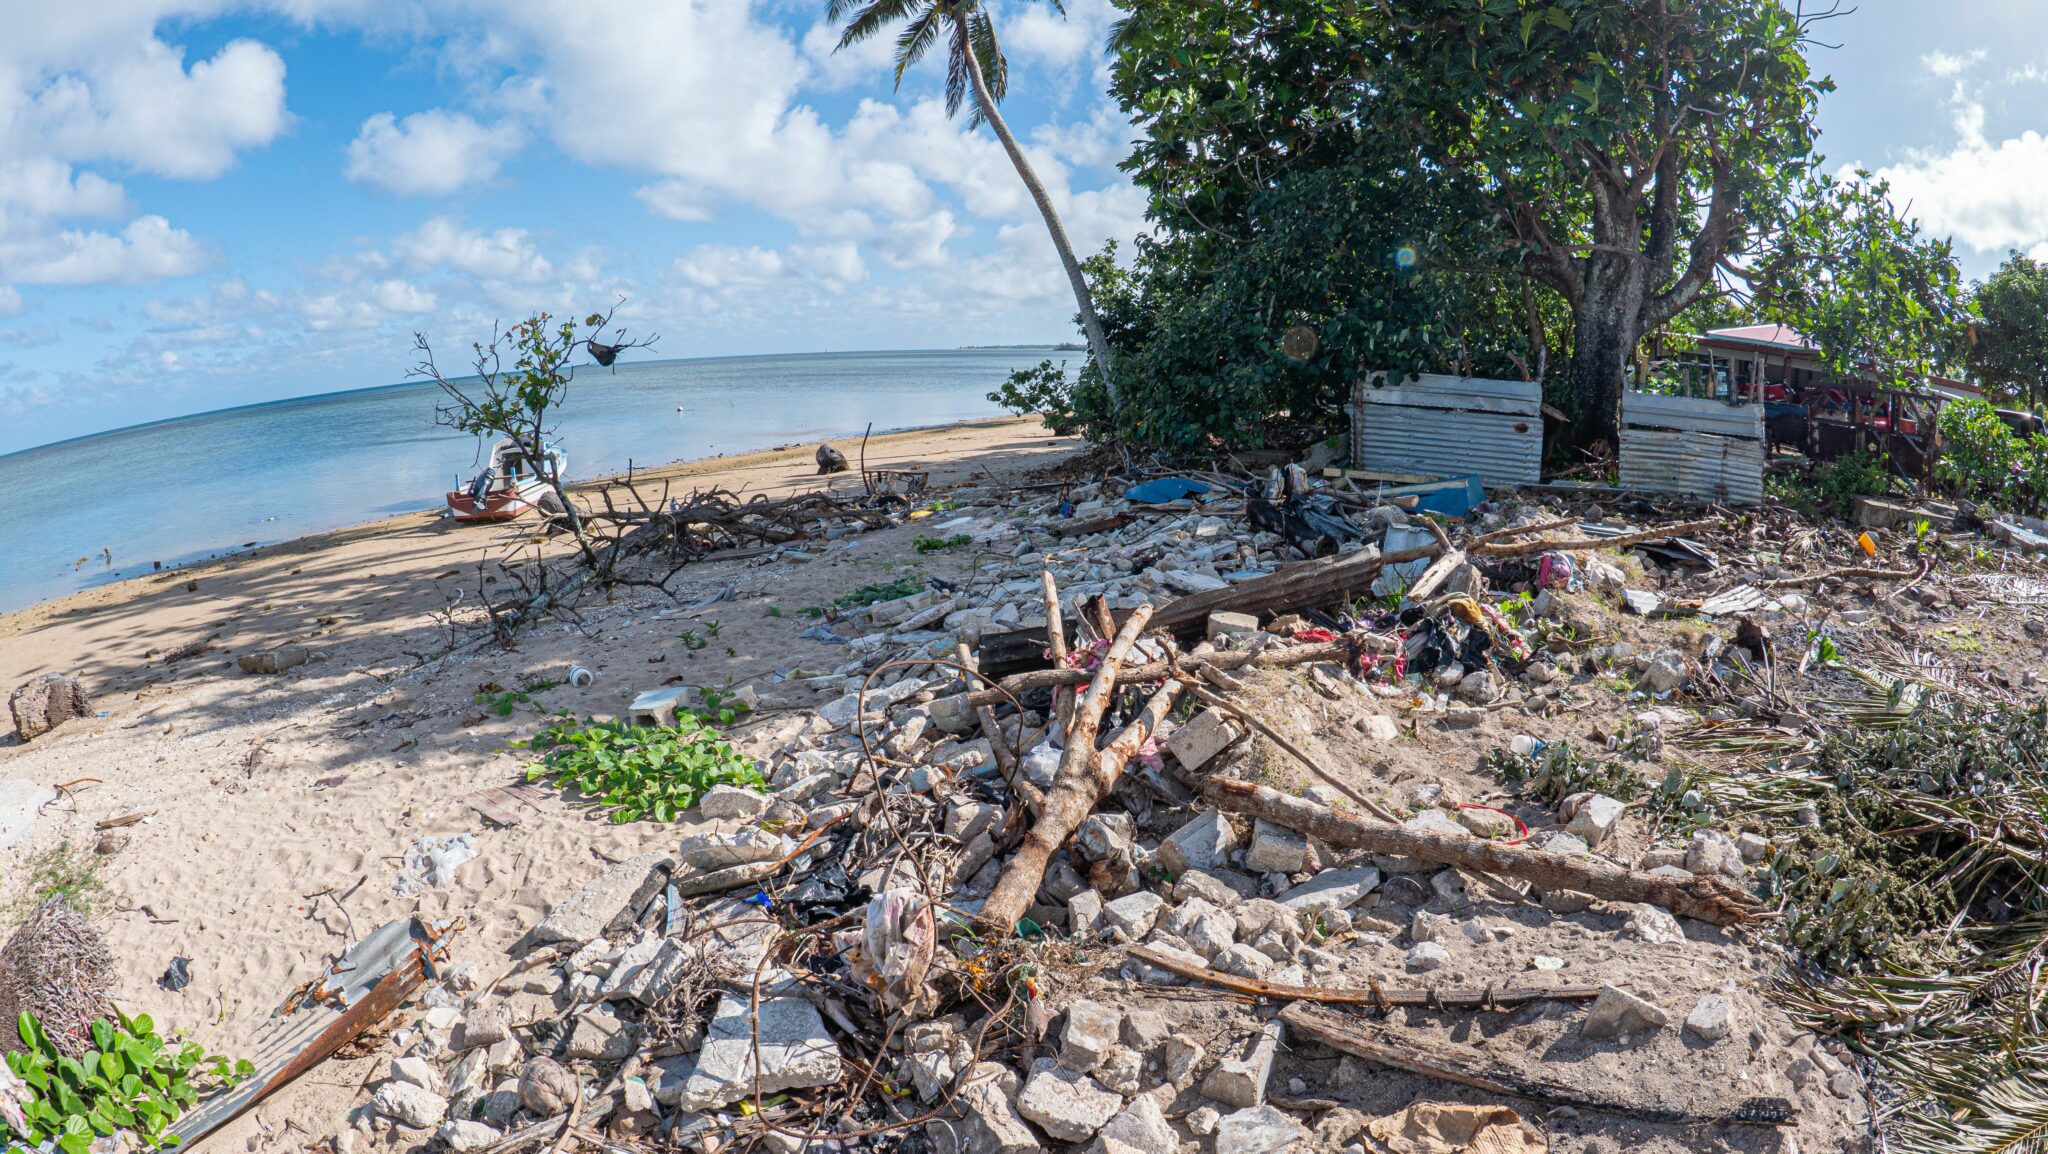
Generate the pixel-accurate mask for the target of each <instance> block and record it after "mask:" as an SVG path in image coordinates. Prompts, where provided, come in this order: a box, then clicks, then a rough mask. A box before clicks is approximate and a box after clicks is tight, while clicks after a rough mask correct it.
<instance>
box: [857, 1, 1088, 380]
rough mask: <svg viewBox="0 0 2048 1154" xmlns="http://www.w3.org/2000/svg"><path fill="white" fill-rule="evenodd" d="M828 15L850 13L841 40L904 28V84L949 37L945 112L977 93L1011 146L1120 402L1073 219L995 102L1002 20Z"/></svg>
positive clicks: (871, 5)
mask: <svg viewBox="0 0 2048 1154" xmlns="http://www.w3.org/2000/svg"><path fill="white" fill-rule="evenodd" d="M1051 2H1052V5H1053V7H1054V8H1058V9H1060V10H1061V11H1064V10H1065V9H1064V8H1061V5H1060V0H1051ZM825 17H826V19H828V20H832V21H835V22H837V21H840V20H844V21H846V27H845V28H844V29H843V30H842V31H841V32H840V36H839V47H840V48H845V47H847V46H848V45H851V44H858V43H860V42H861V41H863V40H866V39H867V38H869V37H871V36H874V35H877V34H879V33H881V32H883V31H886V30H888V29H890V28H899V26H900V28H899V30H898V32H897V35H896V83H897V85H898V86H899V87H900V86H901V85H902V83H903V74H904V72H905V71H907V70H908V69H909V68H910V67H911V66H912V65H914V64H916V63H917V62H918V61H919V60H922V59H924V56H925V53H927V52H929V51H931V49H932V48H933V47H934V46H936V45H940V44H943V45H944V46H945V52H946V114H947V115H949V116H953V115H958V114H959V111H960V108H961V106H962V105H963V104H967V103H968V102H969V100H970V99H971V100H972V105H971V107H970V110H969V113H968V117H967V127H968V128H969V129H970V130H971V129H974V128H978V127H980V126H981V125H983V124H987V125H988V126H989V128H990V129H991V130H992V131H994V132H995V134H996V139H997V140H998V141H1000V142H1002V146H1003V151H1004V153H1006V154H1008V156H1009V158H1010V164H1011V165H1012V166H1013V167H1015V168H1016V170H1017V176H1018V179H1020V180H1022V181H1023V182H1024V187H1025V189H1026V190H1027V191H1028V192H1030V194H1031V202H1032V203H1033V204H1035V205H1037V206H1038V214H1039V215H1040V216H1041V217H1044V218H1045V230H1046V232H1047V233H1048V234H1050V235H1051V237H1052V246H1053V249H1054V250H1055V251H1057V252H1058V253H1059V258H1060V264H1061V266H1063V267H1064V268H1065V269H1066V271H1067V281H1068V283H1069V284H1071V285H1072V286H1073V289H1074V303H1075V305H1076V306H1077V307H1078V308H1079V310H1080V319H1081V328H1082V331H1083V332H1085V333H1086V334H1087V335H1088V349H1089V352H1090V354H1091V355H1092V356H1093V357H1094V358H1095V370H1096V373H1097V375H1098V376H1099V378H1100V379H1101V381H1102V382H1103V387H1104V388H1105V389H1106V390H1107V392H1108V395H1109V402H1110V405H1111V407H1112V408H1115V407H1117V406H1118V405H1119V404H1120V402H1121V399H1122V398H1121V395H1120V394H1119V391H1118V389H1117V385H1116V373H1115V371H1114V366H1113V365H1112V363H1111V359H1110V357H1111V353H1110V348H1109V342H1108V340H1107V339H1106V338H1105V337H1104V336H1103V332H1102V319H1101V317H1100V316H1098V315H1097V313H1096V310H1095V299H1094V296H1093V294H1092V293H1091V292H1090V291H1089V287H1088V278H1087V276H1086V275H1085V274H1084V273H1083V272H1082V270H1081V261H1080V258H1079V257H1077V256H1076V255H1075V254H1074V245H1073V242H1072V241H1069V240H1068V239H1067V229H1066V226H1065V225H1063V224H1061V223H1060V215H1059V212H1058V211H1057V210H1056V209H1055V208H1054V207H1053V203H1052V195H1051V194H1050V193H1048V192H1047V191H1046V189H1045V182H1044V181H1042V180H1040V179H1038V173H1037V171H1036V170H1035V169H1033V168H1032V167H1031V162H1030V161H1029V160H1028V159H1026V158H1025V156H1024V149H1023V147H1022V146H1021V145H1019V144H1018V143H1017V138H1016V136H1015V135H1013V134H1012V133H1011V132H1010V125H1009V122H1008V121H1005V120H1004V119H1003V114H1002V112H1001V111H1000V110H999V109H998V108H997V107H996V105H997V104H999V103H1000V102H1001V101H1002V99H1003V96H1004V94H1005V93H1006V92H1007V91H1008V88H1009V75H1010V67H1009V63H1008V61H1006V60H1005V59H1004V58H1003V50H1002V46H1001V45H1000V44H998V43H997V42H996V25H995V20H994V19H993V18H992V17H991V16H990V15H989V13H988V9H987V8H985V7H983V6H982V5H981V3H980V2H979V0H829V2H828V3H827V5H826V9H825Z"/></svg>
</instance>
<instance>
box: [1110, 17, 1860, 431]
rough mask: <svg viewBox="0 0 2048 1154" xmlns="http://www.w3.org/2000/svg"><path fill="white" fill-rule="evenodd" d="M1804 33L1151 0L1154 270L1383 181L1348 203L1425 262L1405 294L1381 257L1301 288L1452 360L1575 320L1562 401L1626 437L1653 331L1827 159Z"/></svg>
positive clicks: (1353, 229) (1362, 231)
mask: <svg viewBox="0 0 2048 1154" xmlns="http://www.w3.org/2000/svg"><path fill="white" fill-rule="evenodd" d="M1804 35H1805V29H1804V27H1803V25H1802V23H1801V21H1800V20H1799V18H1798V17H1797V16H1796V15H1795V14H1793V13H1792V12H1790V11H1788V10H1787V9H1786V8H1785V7H1784V5H1783V4H1781V3H1779V2H1778V0H1642V2H1639V3H1613V2H1610V0H1552V2H1549V3H1543V2H1539V0H1382V2H1380V3H1375V4H1362V3H1358V2H1356V0H1134V3H1133V4H1132V5H1131V9H1130V16H1129V18H1128V19H1127V20H1126V21H1125V23H1124V24H1123V25H1122V26H1120V28H1119V30H1118V34H1117V36H1116V39H1115V41H1114V43H1115V47H1116V49H1117V60H1116V64H1115V69H1114V81H1113V91H1114V92H1115V94H1116V95H1117V97H1118V99H1119V100H1120V102H1121V103H1122V105H1123V107H1124V108H1125V109H1126V110H1127V111H1128V112H1130V113H1131V115H1132V116H1133V118H1134V119H1135V120H1136V122H1137V123H1138V124H1139V125H1140V127H1142V128H1143V129H1144V130H1145V136H1144V138H1143V139H1142V140H1141V141H1140V142H1139V143H1138V145H1137V146H1136V149H1135V151H1134V152H1133V154H1132V156H1131V158H1130V160H1129V161H1128V162H1127V165H1126V167H1127V168H1128V169H1129V170H1130V171H1131V172H1132V174H1133V176H1134V177H1135V179H1136V180H1137V182H1138V183H1139V185H1140V186H1141V187H1143V188H1144V189H1145V190H1146V192H1147V193H1148V194H1149V195H1150V197H1151V209H1152V215H1153V219H1154V220H1155V221H1156V222H1157V223H1158V224H1159V225H1160V226H1161V228H1162V230H1163V231H1162V237H1161V240H1160V242H1159V245H1158V249H1159V250H1160V253H1164V252H1167V251H1171V253H1172V257H1171V259H1165V258H1164V257H1162V256H1159V255H1158V254H1155V260H1154V264H1155V265H1157V266H1160V267H1173V268H1179V269H1188V268H1194V269H1200V270H1205V271H1203V272H1202V273H1200V274H1197V275H1195V276H1193V277H1190V276H1188V275H1185V274H1183V275H1182V276H1181V277H1180V283H1188V282H1190V281H1193V282H1196V283H1200V284H1201V285H1202V286H1203V287H1205V288H1208V287H1211V286H1210V284H1209V280H1208V270H1213V271H1214V272H1216V273H1217V274H1223V273H1224V272H1225V271H1226V270H1227V269H1228V267H1229V266H1230V265H1231V264H1233V263H1235V262H1237V261H1240V260H1242V259H1244V256H1245V254H1247V253H1252V252H1256V251H1257V250H1259V249H1260V248H1261V247H1262V246H1271V245H1272V244H1273V243H1274V240H1273V237H1272V236H1271V235H1270V234H1271V232H1272V230H1273V229H1274V228H1275V226H1276V224H1278V223H1279V218H1280V217H1282V216H1284V215H1285V214H1283V213H1279V212H1278V210H1277V206H1278V205H1281V204H1288V203H1295V204H1302V205H1303V206H1304V208H1306V209H1307V210H1308V211H1311V212H1314V211H1321V210H1320V209H1317V208H1315V207H1313V206H1311V205H1308V204H1307V203H1306V202H1305V201H1304V200H1303V198H1304V197H1309V196H1311V195H1312V194H1311V192H1310V190H1315V191H1314V193H1313V195H1318V196H1322V197H1325V198H1327V197H1328V196H1329V195H1331V192H1332V190H1333V188H1336V187H1341V188H1343V189H1344V190H1346V195H1347V196H1358V195H1361V194H1362V195H1363V197H1364V199H1365V200H1366V201H1368V202H1370V203H1371V204H1372V205H1373V207H1374V209H1375V210H1376V211H1383V212H1385V211H1390V212H1391V216H1390V217H1386V218H1383V219H1382V220H1381V221H1379V222H1374V223H1355V224H1350V225H1346V226H1343V227H1345V228H1347V229H1348V230H1349V231H1350V233H1351V235H1350V236H1349V237H1348V238H1347V240H1348V241H1349V242H1350V244H1349V247H1348V248H1347V249H1345V250H1343V251H1348V252H1349V253H1350V254H1351V255H1352V256H1354V257H1358V258H1362V262H1363V265H1364V267H1365V268H1368V269H1377V268H1380V267H1382V266H1384V265H1385V264H1386V263H1387V262H1389V261H1393V260H1401V259H1405V260H1409V261H1411V262H1412V263H1411V264H1410V265H1409V266H1408V267H1410V268H1414V269H1419V270H1423V271H1422V272H1420V273H1418V274H1417V275H1414V276H1411V277H1408V278H1406V279H1405V280H1404V279H1402V278H1399V277H1396V278H1394V280H1395V281H1396V282H1397V283H1395V284H1393V285H1392V286H1391V288H1392V289H1394V290H1395V291H1392V292H1391V293H1390V292H1389V291H1388V290H1389V287H1390V286H1389V285H1386V284H1380V283H1375V282H1374V279H1373V277H1372V276H1370V275H1367V274H1366V273H1365V272H1363V271H1361V272H1360V273H1359V274H1357V275H1355V276H1351V277H1348V278H1339V279H1338V280H1337V281H1336V282H1333V283H1329V284H1326V285H1323V286H1309V285H1304V286H1301V287H1303V288H1304V289H1308V288H1313V287H1321V288H1323V289H1324V299H1323V301H1322V302H1321V303H1322V304H1323V305H1324V306H1325V307H1329V306H1331V305H1335V306H1337V308H1336V311H1338V312H1340V313H1343V314H1345V315H1346V316H1348V317H1349V318H1350V320H1349V321H1348V322H1347V323H1349V324H1353V325H1356V326H1362V327H1364V328H1366V329H1370V328H1371V326H1372V325H1374V324H1378V325H1379V326H1380V329H1379V331H1380V332H1382V333H1385V332H1393V333H1395V334H1400V333H1403V332H1405V333H1406V334H1407V336H1408V341H1407V342H1405V343H1395V344H1394V345H1393V347H1382V346H1381V345H1378V344H1368V345H1366V346H1363V347H1352V348H1349V349H1346V351H1347V352H1355V353H1358V354H1360V355H1371V356H1377V357H1381V358H1383V359H1382V360H1381V361H1380V363H1379V364H1377V365H1374V366H1372V367H1375V368H1387V369H1403V368H1412V367H1416V365H1415V364H1414V362H1415V361H1417V360H1428V361H1434V362H1435V365H1434V366H1433V367H1438V368H1443V369H1455V368H1456V367H1458V366H1457V362H1458V361H1460V360H1461V359H1467V360H1471V361H1473V362H1475V363H1476V362H1477V360H1478V359H1479V358H1476V357H1471V356H1469V354H1471V353H1472V351H1473V350H1474V349H1475V347H1477V348H1491V349H1495V350H1498V351H1500V352H1502V353H1504V354H1505V353H1508V352H1512V354H1513V355H1512V356H1504V357H1503V358H1502V359H1505V360H1507V361H1508V362H1509V363H1517V362H1518V363H1519V367H1520V371H1519V373H1518V374H1517V375H1521V376H1525V377H1530V378H1535V377H1538V376H1548V375H1549V374H1547V373H1546V372H1545V369H1546V362H1547V361H1548V360H1549V359H1550V357H1549V356H1548V350H1549V349H1550V348H1551V347H1552V346H1553V343H1556V344H1557V345H1559V346H1560V351H1561V352H1562V351H1563V349H1566V348H1568V349H1569V354H1568V355H1569V360H1568V362H1567V365H1566V368H1565V371H1564V372H1563V373H1561V374H1557V375H1556V376H1554V377H1550V382H1551V385H1552V387H1551V389H1550V393H1551V396H1552V399H1553V400H1554V401H1555V402H1557V403H1558V404H1559V405H1560V406H1561V407H1563V408H1564V409H1565V410H1566V411H1567V412H1569V413H1571V414H1573V417H1574V423H1573V431H1574V432H1575V433H1576V434H1577V436H1578V438H1579V439H1581V440H1590V439H1594V438H1597V437H1601V436H1606V435H1608V434H1610V433H1611V430H1612V428H1613V424H1614V418H1615V408H1616V406H1617V404H1618V402H1619V397H1620V391H1621V388H1622V384H1623V379H1624V373H1625V370H1626V366H1627V363H1628V360H1629V357H1630V356H1631V354H1632V353H1633V352H1634V349H1635V346H1636V344H1637V342H1638V341H1639V339H1640V338H1641V337H1642V336H1643V335H1644V334H1645V333H1647V332H1650V331H1653V330H1654V329H1656V328H1657V327H1658V326H1660V325H1662V324H1665V323H1666V322H1668V321H1669V320H1670V319H1671V318H1672V317H1674V316H1676V315H1677V314H1678V313H1679V312H1680V311H1682V310H1683V309H1684V308H1685V307H1686V306H1688V305H1690V304H1691V303H1693V302H1694V301H1695V300H1697V299H1699V298H1700V297H1701V296H1702V295H1703V294H1705V293H1707V292H1709V291H1710V290H1711V289H1712V286H1713V283H1714V276H1715V273H1716V270H1717V269H1718V268H1720V267H1721V266H1722V263H1723V261H1724V260H1725V259H1726V258H1727V257H1728V256H1729V255H1730V254H1732V253H1735V252H1739V251H1741V250H1743V249H1744V248H1745V246H1747V245H1749V244H1750V243H1751V242H1752V241H1753V239H1754V237H1755V235H1756V232H1757V230H1758V229H1759V227H1760V226H1763V225H1766V224H1768V223H1769V222H1770V221H1771V220H1772V219H1773V218H1774V216H1775V214H1776V213H1777V212H1778V210H1779V206H1780V205H1782V204H1783V203H1784V202H1785V201H1786V199H1787V197H1788V196H1789V194H1790V193H1791V192H1792V191H1793V190H1794V189H1796V188H1797V187H1798V186H1799V183H1800V182H1801V181H1802V180H1803V179H1804V178H1805V177H1806V176H1807V174H1808V173H1809V172H1810V170H1811V167H1812V165H1813V155H1812V147H1813V140H1814V130H1813V125H1812V114H1813V109H1814V106H1815V102H1816V101H1817V99H1818V98H1819V96H1820V94H1821V93H1823V92H1824V91H1826V90H1827V88H1828V87H1829V85H1828V82H1827V81H1825V80H1823V79H1818V78H1816V77H1814V76H1813V74H1812V73H1811V72H1810V70H1809V68H1808V65H1807V61H1806V59H1805V56H1804V54H1803V46H1804ZM1316 227H1319V228H1325V229H1327V228H1333V227H1338V226H1337V225H1336V224H1334V223H1333V222H1316ZM1302 239H1303V241H1304V242H1306V243H1309V244H1315V243H1318V242H1317V241H1315V240H1311V239H1310V238H1308V237H1304V238H1302ZM1293 271H1294V270H1291V269H1290V277H1289V279H1296V278H1295V277H1294V276H1293V275H1292V273H1293ZM1172 283H1173V282H1171V281H1169V282H1166V283H1165V284H1162V285H1161V287H1162V288H1168V287H1171V284H1172ZM1267 284H1268V286H1269V287H1270V278H1269V280H1268V282H1267ZM1266 295H1267V297H1268V298H1269V301H1270V303H1273V304H1274V305H1275V306H1276V307H1274V308H1272V309H1271V310H1270V312H1271V315H1272V316H1273V318H1274V319H1275V320H1279V319H1281V318H1283V317H1286V310H1285V309H1284V308H1282V307H1278V306H1280V305H1283V304H1285V303H1287V302H1286V301H1284V300H1280V299H1277V298H1278V296H1279V295H1281V294H1274V293H1270V292H1269V293H1267V294H1266ZM1474 300H1483V301H1488V302H1490V303H1491V304H1492V305H1493V306H1495V307H1484V306H1482V307H1480V308H1478V309H1476V310H1475V309H1474V308H1472V302H1473V301H1474ZM1252 303H1255V302H1249V301H1241V302H1239V305H1240V307H1243V306H1246V305H1249V304H1252ZM1502 306H1505V307H1502ZM1165 311H1168V312H1171V311H1173V310H1170V309H1169V310H1165ZM1453 316H1456V317H1458V318H1461V319H1459V320H1452V319H1450V318H1452V317H1453ZM1546 317H1550V318H1555V319H1557V320H1564V321H1565V322H1566V326H1567V327H1568V330H1569V332H1568V336H1569V340H1568V341H1563V340H1561V339H1560V338H1561V336H1562V335H1565V334H1560V333H1559V332H1558V329H1559V327H1560V326H1559V325H1558V324H1556V323H1554V322H1553V323H1543V322H1544V321H1545V318H1546ZM1287 322H1288V323H1280V324H1269V325H1268V328H1269V329H1270V330H1271V331H1270V333H1268V334H1267V339H1266V340H1265V342H1264V343H1263V344H1261V343H1260V342H1257V341H1253V342H1251V343H1250V344H1251V347H1252V348H1254V349H1258V350H1261V351H1262V350H1263V349H1266V348H1270V347H1271V346H1272V345H1273V344H1276V343H1277V341H1278V338H1279V335H1280V333H1281V332H1282V331H1284V330H1285V329H1287V328H1288V327H1289V326H1290V324H1291V323H1293V318H1292V317H1287ZM1451 329H1457V330H1460V331H1462V332H1464V333H1465V334H1466V339H1465V341H1464V342H1463V343H1462V344H1461V343H1460V342H1458V341H1454V340H1447V339H1444V338H1445V334H1446V332H1447V331H1448V330H1451ZM1480 329H1484V330H1486V331H1485V333H1484V335H1483V337H1480V334H1479V333H1478V332H1477V331H1476V330H1480ZM1171 334H1172V328H1171V325H1170V324H1168V325H1167V326H1166V327H1165V328H1162V329H1161V330H1159V331H1158V333H1157V334H1156V335H1157V336H1168V335H1171ZM1475 337H1480V339H1474V338H1475ZM1510 346H1515V347H1513V348H1512V349H1511V348H1510ZM1416 348H1419V349H1420V351H1419V352H1416V351H1413V350H1414V349H1416ZM1225 355H1226V356H1228V355H1230V354H1225ZM1232 367H1233V369H1236V368H1240V367H1242V366H1232ZM1358 367H1359V366H1356V365H1345V366H1343V369H1342V371H1345V372H1356V371H1358Z"/></svg>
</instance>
